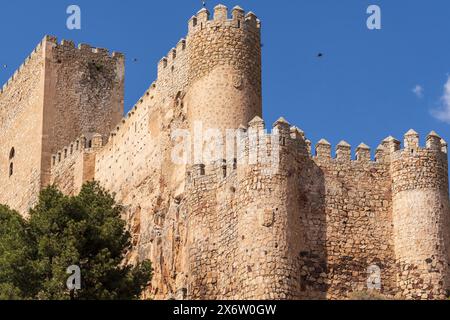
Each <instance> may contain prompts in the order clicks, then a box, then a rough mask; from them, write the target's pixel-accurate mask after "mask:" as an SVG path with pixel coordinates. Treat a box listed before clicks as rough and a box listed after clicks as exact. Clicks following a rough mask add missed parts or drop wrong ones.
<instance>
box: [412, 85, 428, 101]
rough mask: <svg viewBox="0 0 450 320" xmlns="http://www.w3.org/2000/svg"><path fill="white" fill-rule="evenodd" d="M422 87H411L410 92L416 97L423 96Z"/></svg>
mask: <svg viewBox="0 0 450 320" xmlns="http://www.w3.org/2000/svg"><path fill="white" fill-rule="evenodd" d="M424 91H425V90H424V89H423V87H422V86H421V85H419V84H418V85H416V86H415V87H414V89H412V92H413V93H414V94H415V95H416V96H417V98H423V93H424Z"/></svg>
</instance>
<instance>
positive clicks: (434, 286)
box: [0, 6, 450, 299]
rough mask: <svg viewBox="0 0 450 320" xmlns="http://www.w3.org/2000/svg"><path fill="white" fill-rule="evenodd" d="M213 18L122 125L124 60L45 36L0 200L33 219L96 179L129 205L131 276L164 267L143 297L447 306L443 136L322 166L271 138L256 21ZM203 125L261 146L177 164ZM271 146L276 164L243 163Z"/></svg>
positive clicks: (290, 139) (4, 104) (295, 145)
mask: <svg viewBox="0 0 450 320" xmlns="http://www.w3.org/2000/svg"><path fill="white" fill-rule="evenodd" d="M214 17H215V18H214V19H212V20H211V18H210V14H209V12H208V11H207V10H206V9H202V10H201V11H200V12H199V13H198V14H197V15H196V16H194V17H193V18H191V20H190V21H189V32H188V35H187V37H186V39H182V40H180V41H179V42H178V44H177V45H176V46H175V48H173V49H171V50H170V51H169V54H168V55H167V57H164V58H163V59H161V61H160V63H159V65H158V78H157V80H156V81H155V82H154V83H153V84H152V85H151V86H150V88H149V89H148V90H147V92H145V94H144V95H143V97H142V98H141V99H140V100H139V101H138V103H137V104H136V106H135V107H134V108H133V109H132V110H131V111H130V112H129V113H128V115H127V116H126V117H125V118H123V119H122V118H121V113H122V111H123V71H124V70H123V56H122V55H120V54H117V53H116V54H113V55H112V57H110V56H109V55H108V54H107V53H106V52H105V51H104V50H100V49H97V50H92V49H91V48H90V47H89V46H87V45H82V46H80V48H79V49H75V47H74V45H73V43H71V42H67V41H65V42H64V43H63V44H61V45H57V44H56V41H55V39H54V38H51V37H46V38H45V39H44V41H43V43H42V44H41V45H40V46H39V47H38V48H37V49H36V51H35V53H34V54H33V55H32V56H31V58H30V59H28V60H27V63H26V65H25V67H23V68H22V69H21V71H20V72H19V73H18V74H17V75H16V76H15V77H14V80H12V81H11V82H10V83H9V84H8V85H7V86H6V87H5V88H4V89H3V90H2V92H1V94H0V107H1V112H0V117H1V118H0V120H1V128H2V131H1V133H0V151H1V155H0V161H1V166H2V168H4V169H1V170H0V182H1V183H2V186H4V187H3V188H2V190H1V191H0V202H3V203H6V204H9V205H10V206H12V207H13V208H15V209H18V210H20V211H21V212H23V213H26V210H27V209H28V207H29V206H31V205H33V203H34V202H35V201H36V197H37V194H38V192H39V190H40V189H41V188H42V187H43V186H45V185H47V184H48V183H55V184H56V185H58V186H59V187H60V188H61V189H62V190H63V191H64V192H65V193H67V194H76V193H77V192H78V191H79V190H80V187H81V185H82V184H83V182H85V181H88V180H92V179H95V180H97V181H99V182H100V183H101V184H102V185H103V186H104V187H105V188H106V189H108V190H110V191H111V192H114V193H115V194H116V199H117V201H118V202H120V203H121V204H122V205H123V206H124V209H125V210H124V218H125V219H126V220H127V222H128V226H129V230H130V232H131V234H132V236H133V238H132V242H133V245H134V248H133V250H132V251H131V252H129V254H128V256H127V261H126V262H127V263H135V262H136V261H139V260H143V259H150V260H151V261H152V263H153V267H154V268H155V276H154V278H153V281H152V284H151V286H150V288H148V290H147V292H146V293H145V297H151V298H156V299H346V298H348V297H349V296H351V294H352V293H355V292H360V291H364V290H366V289H367V287H368V286H369V285H379V287H378V288H376V290H378V291H380V293H382V294H384V295H385V296H387V297H398V298H405V299H442V298H445V295H446V290H448V289H450V273H449V267H448V264H449V262H450V261H449V254H450V222H449V221H448V220H449V219H450V217H449V216H450V205H449V195H448V178H447V177H448V164H447V154H446V152H447V144H446V143H445V141H444V140H443V139H442V138H441V137H439V136H438V135H437V134H435V133H434V132H432V133H430V135H429V136H428V138H427V144H426V147H425V148H421V147H420V145H419V136H418V134H417V133H416V132H415V131H413V130H410V131H409V132H408V133H407V134H406V136H405V143H404V148H403V149H402V148H401V145H400V142H399V141H397V140H396V139H394V138H393V137H389V138H387V139H385V140H384V141H383V142H382V144H381V145H380V146H379V147H378V148H377V149H376V160H375V161H373V160H372V159H371V152H370V148H369V147H368V146H366V145H365V144H361V145H359V146H358V147H357V148H356V154H355V156H356V157H355V159H353V158H352V148H351V146H350V145H349V144H348V143H346V142H345V141H343V142H341V143H340V144H339V145H337V146H336V157H333V156H332V153H331V150H332V146H331V144H330V143H329V142H328V141H326V140H320V141H319V142H318V143H317V145H316V152H315V154H314V155H312V154H311V152H312V151H311V146H312V143H311V141H309V140H307V139H306V137H305V133H304V132H303V131H301V130H300V129H298V128H296V127H291V126H290V124H289V123H288V122H287V121H286V120H284V119H283V118H280V119H279V120H278V121H277V122H276V123H275V124H274V129H276V130H274V131H277V132H278V136H277V135H275V133H273V134H272V135H261V134H260V133H259V132H258V131H259V130H260V129H264V121H263V119H262V118H261V116H262V108H261V47H260V42H261V41H260V22H259V20H257V18H256V16H255V15H254V14H253V13H247V14H245V13H244V11H243V10H242V9H241V8H239V7H236V8H234V9H233V11H232V18H231V19H229V17H228V13H227V9H226V7H224V6H218V7H216V10H215V12H214ZM195 123H202V125H203V130H204V131H206V130H207V129H218V130H219V131H221V132H223V131H224V130H226V129H234V130H237V131H239V132H240V133H241V134H244V135H245V134H247V135H250V134H251V132H252V131H255V132H256V134H257V135H258V136H257V139H256V143H255V144H254V145H250V144H249V143H248V142H245V143H244V145H243V148H242V150H244V153H243V154H242V155H239V157H238V156H236V158H237V159H235V160H234V159H232V160H233V161H229V160H230V159H228V161H223V160H222V159H223V158H225V157H223V158H217V159H214V160H217V161H213V162H208V163H204V162H202V161H201V160H202V159H200V161H199V162H195V163H190V164H187V165H186V164H183V165H181V164H176V163H175V162H174V161H172V153H173V151H174V149H175V148H176V146H177V143H178V141H177V140H174V139H172V137H171V135H172V133H173V132H174V130H177V129H185V130H187V131H189V132H191V133H192V132H193V131H194V129H195V128H194V127H195ZM274 141H276V142H279V144H280V146H279V153H278V158H275V159H277V160H278V162H277V163H276V164H277V166H275V167H273V163H265V162H261V161H259V162H258V161H257V162H254V163H252V162H249V161H247V162H245V161H241V160H243V158H246V159H247V160H248V159H249V158H250V157H251V155H250V154H249V152H250V150H253V151H255V152H256V158H258V159H260V158H261V157H263V156H267V155H268V153H272V152H274V151H273V149H271V148H272V147H273V144H274ZM203 142H205V145H206V144H208V143H209V141H206V140H205V141H203ZM13 147H14V151H15V154H14V155H13V157H12V158H11V159H10V153H11V150H12V148H13ZM269 151H270V152H269ZM271 155H272V154H271ZM244 160H245V159H244ZM11 162H13V163H14V173H13V175H12V176H11V177H9V172H8V170H6V169H7V168H8V166H9V164H10V163H11ZM377 272H379V275H378V274H377Z"/></svg>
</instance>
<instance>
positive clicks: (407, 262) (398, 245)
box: [385, 130, 450, 299]
mask: <svg viewBox="0 0 450 320" xmlns="http://www.w3.org/2000/svg"><path fill="white" fill-rule="evenodd" d="M385 143H386V144H389V145H390V146H389V149H390V150H391V155H390V159H391V172H392V183H393V185H392V190H393V194H392V197H393V223H394V246H395V254H396V259H397V263H398V264H397V265H398V268H399V270H398V272H399V274H398V277H397V279H398V281H399V283H398V287H399V289H400V292H399V293H400V294H401V295H402V297H403V298H407V299H445V298H446V296H447V290H448V289H450V286H449V278H448V277H449V265H448V263H449V262H450V259H449V253H450V248H449V247H450V237H449V236H450V206H449V193H448V162H447V154H446V153H445V149H444V146H443V144H442V142H441V138H440V137H439V136H438V135H437V134H436V133H434V132H431V133H430V134H429V135H428V137H427V143H426V148H421V147H419V135H418V134H417V133H416V132H415V131H413V130H410V131H409V132H408V133H407V134H406V135H405V143H404V149H403V150H399V149H400V148H399V146H400V144H399V142H398V141H396V140H394V139H390V140H386V141H385Z"/></svg>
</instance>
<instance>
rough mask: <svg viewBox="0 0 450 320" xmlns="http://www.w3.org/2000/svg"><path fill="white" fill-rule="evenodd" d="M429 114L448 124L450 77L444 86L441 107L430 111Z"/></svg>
mask: <svg viewBox="0 0 450 320" xmlns="http://www.w3.org/2000/svg"><path fill="white" fill-rule="evenodd" d="M431 114H432V115H433V116H434V117H435V118H436V119H438V120H440V121H443V122H446V123H449V124H450V76H448V77H447V82H446V83H445V85H444V93H443V94H442V97H441V106H440V107H439V108H437V109H434V110H431Z"/></svg>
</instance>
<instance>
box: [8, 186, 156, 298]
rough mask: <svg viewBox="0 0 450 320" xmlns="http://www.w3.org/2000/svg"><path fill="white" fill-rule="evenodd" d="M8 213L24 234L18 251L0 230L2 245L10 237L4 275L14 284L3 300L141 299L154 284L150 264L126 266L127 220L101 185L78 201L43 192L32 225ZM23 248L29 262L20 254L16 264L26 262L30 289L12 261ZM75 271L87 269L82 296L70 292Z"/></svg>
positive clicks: (32, 213)
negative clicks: (70, 271)
mask: <svg viewBox="0 0 450 320" xmlns="http://www.w3.org/2000/svg"><path fill="white" fill-rule="evenodd" d="M5 210H6V209H5ZM6 212H7V213H6V214H5V216H10V217H11V218H8V221H10V220H11V221H12V222H10V224H14V225H17V226H16V227H15V228H16V229H18V230H19V231H20V232H17V238H18V240H17V241H18V244H14V245H13V242H12V241H11V240H8V239H9V238H11V237H12V235H9V233H10V232H8V230H6V227H5V230H2V229H0V239H3V238H4V237H5V238H6V240H7V242H10V243H11V245H7V247H6V248H5V250H4V251H1V250H0V270H1V269H3V268H5V270H9V271H5V272H6V273H7V272H9V273H11V275H10V276H8V275H7V274H6V273H5V279H7V280H8V279H10V278H11V280H9V282H8V281H7V282H5V284H6V285H5V286H4V288H3V289H2V288H1V287H0V290H1V291H0V294H2V295H1V296H0V298H31V299H52V300H64V299H82V300H97V299H101V300H114V299H121V300H129V299H138V298H139V297H140V295H141V293H142V291H143V289H144V288H145V287H146V286H147V285H148V283H149V281H150V280H151V276H152V268H151V265H150V262H148V261H144V262H142V263H140V264H139V265H137V266H129V265H124V264H123V259H124V257H125V254H126V252H127V251H128V250H129V249H130V248H131V242H130V238H131V236H130V234H129V233H128V232H127V231H126V225H125V221H124V220H123V219H122V218H121V213H122V208H121V207H120V206H118V205H117V204H116V203H115V201H114V198H113V197H112V196H111V195H110V194H108V193H107V192H106V191H105V190H104V189H102V188H101V187H100V186H99V185H98V184H97V183H95V182H91V183H87V184H86V185H84V186H83V188H82V190H81V192H80V194H79V195H78V196H75V197H67V196H65V195H63V194H62V193H61V192H60V191H58V190H57V189H56V188H55V187H49V188H47V189H45V190H43V191H42V192H41V194H40V197H39V203H38V205H37V206H36V207H35V208H34V209H32V210H31V211H30V219H29V220H28V221H23V220H22V219H21V218H20V216H18V215H17V214H16V213H13V212H11V211H6ZM21 245H25V247H26V248H27V250H25V252H23V253H22V252H21V251H20V250H19V253H20V254H21V255H24V256H25V258H21V257H22V256H21V255H19V253H17V255H18V256H19V257H18V258H16V260H17V259H19V258H21V259H22V260H25V261H19V265H23V268H25V269H26V270H27V271H30V273H29V276H27V277H25V280H26V281H25V284H22V283H21V282H20V281H19V280H20V279H21V278H20V276H19V275H17V274H16V272H15V271H14V270H13V269H14V268H13V267H12V266H13V261H10V260H11V259H10V258H9V256H10V253H9V252H13V250H12V249H14V248H16V247H19V248H22V247H21ZM9 246H12V247H13V248H12V249H10V248H9ZM23 250H24V249H23ZM3 260H6V261H5V262H3ZM8 261H9V264H8ZM72 265H77V266H79V267H80V269H81V290H77V291H75V292H69V290H68V289H67V286H66V281H67V279H68V277H69V276H70V275H68V274H67V273H66V271H67V268H68V267H69V266H72ZM1 275H2V274H1V273H0V277H1ZM16 278H18V279H16ZM0 280H1V278H0ZM2 283H3V282H2ZM27 286H28V287H30V288H31V289H30V290H29V289H28V287H27ZM24 291H25V293H24ZM2 292H5V293H2ZM27 292H29V295H28V296H27Z"/></svg>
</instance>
